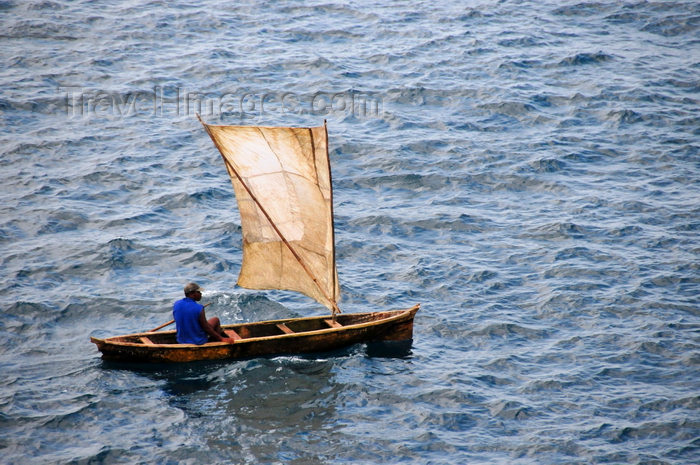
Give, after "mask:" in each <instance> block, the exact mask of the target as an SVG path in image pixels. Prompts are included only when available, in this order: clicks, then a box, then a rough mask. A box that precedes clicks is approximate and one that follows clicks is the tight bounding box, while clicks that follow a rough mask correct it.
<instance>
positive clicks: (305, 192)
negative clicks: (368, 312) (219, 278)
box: [200, 120, 340, 313]
mask: <svg viewBox="0 0 700 465" xmlns="http://www.w3.org/2000/svg"><path fill="white" fill-rule="evenodd" d="M200 121H201V120H200ZM202 124H203V125H204V127H205V129H206V130H207V132H208V133H209V135H210V136H211V138H212V140H213V141H214V144H215V145H216V147H217V148H218V149H219V151H220V152H221V155H222V157H223V159H224V163H225V164H226V169H227V170H228V173H229V176H230V177H231V182H232V183H233V189H234V191H235V194H236V199H237V201H238V209H239V211H240V215H241V229H242V230H243V263H242V265H241V271H240V274H239V276H238V285H239V286H242V287H246V288H249V289H284V290H291V291H297V292H301V293H303V294H305V295H307V296H309V297H311V298H313V299H315V300H316V301H318V302H319V303H321V304H323V305H324V306H326V307H328V308H329V309H331V310H333V312H334V313H335V312H336V311H339V310H338V307H337V301H338V298H339V295H340V293H339V286H338V276H337V271H336V266H335V244H334V233H333V193H332V185H331V173H330V165H329V159H328V136H327V132H326V127H325V125H324V126H319V127H314V128H285V127H253V126H218V125H208V124H205V123H204V122H202Z"/></svg>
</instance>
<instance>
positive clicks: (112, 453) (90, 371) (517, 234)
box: [0, 0, 700, 465]
mask: <svg viewBox="0 0 700 465" xmlns="http://www.w3.org/2000/svg"><path fill="white" fill-rule="evenodd" d="M0 11H1V13H0V43H1V44H2V46H1V47H0V63H1V64H2V66H0V84H1V85H0V121H1V124H2V131H1V133H0V154H1V155H0V168H1V169H2V173H3V180H2V190H1V191H0V218H1V219H2V221H0V245H2V249H3V253H2V254H0V291H1V292H0V311H1V315H0V371H1V372H2V376H1V377H0V457H2V459H0V462H2V463H7V464H26V463H32V464H54V463H60V464H64V463H75V464H87V463H91V464H92V463H105V464H111V463H128V464H135V463H140V464H153V463H159V464H166V463H167V464H175V463H177V464H180V463H183V464H199V463H217V464H219V463H221V464H229V463H231V464H305V465H306V464H340V463H343V464H346V463H347V464H394V463H396V464H398V463H402V464H404V463H405V464H496V463H498V464H500V463H503V464H598V463H611V464H622V463H624V464H627V463H632V464H694V463H698V462H700V370H699V366H700V355H699V352H698V349H699V347H700V318H699V317H700V299H699V296H700V273H699V271H700V245H699V241H698V231H699V230H700V182H699V181H700V156H699V153H698V151H699V148H700V118H699V110H700V108H699V105H698V103H699V101H700V80H699V79H698V76H700V7H699V6H698V3H697V2H695V1H664V2H647V1H635V0H630V1H625V2H613V1H601V2H586V1H541V2H526V1H507V0H506V1H473V2H452V1H433V2H422V1H419V2H375V1H351V2H341V1H335V0H328V1H321V2H315V1H314V2H298V1H267V2H265V1H264V2H249V1H242V2H225V1H221V0H208V1H203V2H165V1H151V2H88V1H71V2H68V1H32V0H27V1H12V0H9V1H2V2H0ZM197 112H199V113H200V114H201V115H202V116H203V118H204V119H206V120H207V121H209V122H213V123H225V124H254V125H301V126H315V125H319V124H322V123H323V120H324V119H325V120H327V121H328V128H329V144H330V150H331V161H332V168H333V183H334V188H335V193H334V195H335V213H336V239H337V246H338V257H337V258H338V267H339V276H340V281H341V286H342V293H343V296H342V299H343V300H342V301H341V307H342V308H343V309H344V311H345V312H356V311H369V310H379V309H389V308H404V307H408V306H411V305H413V304H414V303H419V302H420V303H421V304H422V309H421V311H420V312H419V313H418V315H417V317H416V321H415V327H414V340H413V344H412V347H411V350H410V352H409V353H407V354H400V355H399V356H396V355H395V356H387V355H388V354H382V353H379V354H377V353H375V352H374V351H373V350H371V348H370V347H366V346H355V347H351V348H348V349H347V350H344V351H341V352H338V353H334V354H321V355H318V356H312V357H274V358H267V359H253V360H246V361H237V362H230V363H207V364H188V365H182V366H154V367H139V366H115V365H111V364H107V363H104V362H102V361H101V359H100V357H99V353H98V352H97V350H96V348H95V346H94V345H92V344H91V343H90V342H89V337H90V336H91V335H95V336H109V335H117V334H122V333H128V332H134V331H138V330H144V329H148V328H152V327H155V326H157V325H159V324H161V323H164V322H166V321H168V320H169V319H170V318H171V316H170V307H171V305H172V302H173V301H174V300H175V299H177V298H179V297H180V294H181V289H182V286H183V284H184V283H185V282H187V281H190V280H196V281H197V282H199V283H200V284H202V285H203V286H204V287H205V289H206V293H205V296H204V301H207V302H211V303H212V305H211V307H209V308H208V314H209V315H217V316H220V317H221V318H222V320H223V321H224V322H226V323H233V322H240V321H253V320H260V319H268V318H275V317H280V318H281V317H287V316H302V315H313V314H320V313H322V312H324V309H323V308H321V307H320V306H319V305H318V304H316V303H315V302H312V301H310V300H309V299H308V298H306V297H303V296H299V295H295V294H293V293H288V292H272V291H269V292H268V291H263V292H257V291H249V290H244V289H240V288H237V287H236V286H235V282H236V276H237V272H238V269H239V267H240V262H241V249H240V222H239V218H238V213H237V212H236V210H235V200H234V198H233V192H232V188H231V185H230V182H229V180H228V178H227V175H226V172H225V169H224V167H223V165H222V162H221V160H220V157H219V155H218V153H217V152H216V149H215V148H214V147H213V145H212V143H211V141H210V140H209V138H208V136H207V135H206V133H205V132H204V131H203V129H202V127H201V125H200V124H199V123H198V121H197V119H196V117H195V113H197Z"/></svg>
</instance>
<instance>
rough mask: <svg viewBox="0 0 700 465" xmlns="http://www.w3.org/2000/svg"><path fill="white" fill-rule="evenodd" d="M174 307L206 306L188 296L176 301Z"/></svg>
mask: <svg viewBox="0 0 700 465" xmlns="http://www.w3.org/2000/svg"><path fill="white" fill-rule="evenodd" d="M173 307H174V308H198V309H201V308H204V306H203V305H200V304H198V303H197V302H195V301H194V300H192V299H188V298H187V297H185V298H184V299H180V300H178V301H177V302H175V303H174V304H173Z"/></svg>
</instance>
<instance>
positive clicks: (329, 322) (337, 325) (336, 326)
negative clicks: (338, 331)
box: [323, 320, 343, 328]
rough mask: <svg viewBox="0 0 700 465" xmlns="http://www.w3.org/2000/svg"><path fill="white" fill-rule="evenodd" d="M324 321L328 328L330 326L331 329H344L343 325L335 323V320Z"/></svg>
mask: <svg viewBox="0 0 700 465" xmlns="http://www.w3.org/2000/svg"><path fill="white" fill-rule="evenodd" d="M323 321H325V322H326V324H327V325H328V326H330V327H331V328H342V327H343V325H341V324H340V323H338V322H337V321H333V320H323Z"/></svg>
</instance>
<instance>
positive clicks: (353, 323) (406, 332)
mask: <svg viewBox="0 0 700 465" xmlns="http://www.w3.org/2000/svg"><path fill="white" fill-rule="evenodd" d="M419 308H420V305H416V306H414V307H412V308H409V309H405V310H392V311H386V312H372V313H350V314H341V315H337V316H336V321H335V322H334V321H333V320H331V318H330V317H329V316H327V315H326V316H316V317H306V318H290V319H283V320H269V321H261V322H255V323H242V324H235V325H223V326H222V328H223V329H224V330H225V331H226V333H227V334H228V335H229V337H230V338H232V339H235V342H233V343H229V342H209V343H207V344H202V345H195V344H178V343H177V342H176V341H175V331H174V330H171V331H161V332H152V331H150V332H143V333H135V334H128V335H125V336H114V337H108V338H105V339H99V338H96V337H91V338H90V341H92V342H93V343H95V344H96V345H97V348H98V349H99V350H100V352H102V358H103V359H104V360H110V361H121V362H157V363H163V362H193V361H198V360H224V359H242V358H251V357H259V356H268V355H283V354H288V355H291V354H303V353H311V352H326V351H332V350H336V349H341V348H343V347H347V346H350V345H353V344H357V343H364V342H376V341H406V340H410V339H412V338H413V317H414V316H415V314H416V312H417V311H418V309H419Z"/></svg>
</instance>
